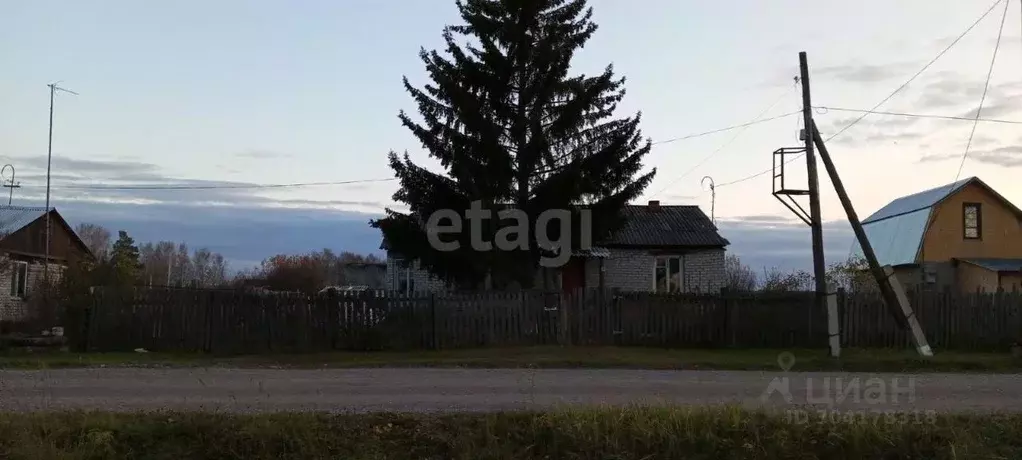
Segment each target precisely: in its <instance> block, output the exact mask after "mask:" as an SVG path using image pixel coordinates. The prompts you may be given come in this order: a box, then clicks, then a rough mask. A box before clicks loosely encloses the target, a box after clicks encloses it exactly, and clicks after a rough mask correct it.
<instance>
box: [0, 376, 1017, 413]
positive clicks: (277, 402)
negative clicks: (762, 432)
mask: <svg viewBox="0 0 1022 460" xmlns="http://www.w3.org/2000/svg"><path fill="white" fill-rule="evenodd" d="M771 388H773V389H775V390H777V391H773V392H771V391H770V390H771ZM1020 390H1022V378H1020V377H1019V376H1018V375H977V374H922V375H910V374H848V373H844V374H841V373H795V372H791V373H780V372H732V371H719V372H718V371H637V370H513V369H495V370H483V369H345V370H280V369H220V368H209V369H140V368H117V369H114V368H105V369H66V370H46V371H0V410H3V411H38V410H60V409H103V410H153V409H173V410H222V411H230V412H263V411H292V410H316V411H330V412H350V411H380V410H385V411H495V410H509V409H539V408H544V407H551V406H558V405H563V404H579V405H592V404H597V405H602V404H611V405H620V404H634V403H639V404H666V403H673V404H687V405H712V404H725V403H733V404H742V405H744V406H746V407H768V408H778V409H780V408H785V409H789V408H798V406H802V407H806V405H810V406H813V407H812V408H813V409H816V410H818V409H827V408H829V409H834V410H855V411H931V410H932V411H964V412H974V411H980V412H988V411H1013V412H1017V411H1022V391H1020ZM785 393H788V394H789V395H790V396H791V400H790V403H789V402H788V401H786V398H785ZM842 395H844V398H843V399H842V398H841V396H842Z"/></svg>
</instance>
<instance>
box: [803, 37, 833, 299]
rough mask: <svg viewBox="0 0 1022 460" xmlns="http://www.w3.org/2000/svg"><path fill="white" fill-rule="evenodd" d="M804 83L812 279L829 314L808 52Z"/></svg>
mask: <svg viewBox="0 0 1022 460" xmlns="http://www.w3.org/2000/svg"><path fill="white" fill-rule="evenodd" d="M798 65H799V69H800V71H801V75H800V78H801V80H802V118H803V121H804V123H803V126H805V133H804V134H803V135H802V138H803V139H802V140H803V141H804V142H805V149H806V171H807V172H808V173H809V219H810V224H809V225H810V228H811V229H812V238H813V278H814V279H815V282H816V283H815V284H816V311H817V312H820V313H822V312H825V311H827V303H826V302H827V264H826V261H825V260H824V258H823V218H822V217H821V216H820V180H819V178H818V176H817V173H816V154H815V152H814V145H813V131H814V129H815V126H816V125H815V124H814V123H813V104H812V100H811V98H810V95H809V63H808V60H807V59H806V52H805V51H802V52H800V53H798Z"/></svg>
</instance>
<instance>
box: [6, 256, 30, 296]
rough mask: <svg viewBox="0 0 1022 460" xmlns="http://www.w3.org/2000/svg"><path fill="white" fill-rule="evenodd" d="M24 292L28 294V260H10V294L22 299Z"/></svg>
mask: <svg viewBox="0 0 1022 460" xmlns="http://www.w3.org/2000/svg"><path fill="white" fill-rule="evenodd" d="M26 294H28V262H26V261H23V260H13V261H11V291H10V296H11V297H15V298H19V299H24V298H25V295H26Z"/></svg>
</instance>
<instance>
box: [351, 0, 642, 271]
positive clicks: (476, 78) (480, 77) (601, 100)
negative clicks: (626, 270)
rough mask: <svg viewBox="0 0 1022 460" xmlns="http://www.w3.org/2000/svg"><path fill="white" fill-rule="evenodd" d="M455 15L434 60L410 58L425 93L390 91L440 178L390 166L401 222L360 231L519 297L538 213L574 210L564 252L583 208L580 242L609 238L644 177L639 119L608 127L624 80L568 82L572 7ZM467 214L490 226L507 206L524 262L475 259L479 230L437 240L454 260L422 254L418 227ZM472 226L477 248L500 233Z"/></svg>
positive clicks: (484, 2)
mask: <svg viewBox="0 0 1022 460" xmlns="http://www.w3.org/2000/svg"><path fill="white" fill-rule="evenodd" d="M457 4H458V9H459V10H460V12H461V18H462V20H463V21H464V24H462V25H457V26H448V27H446V28H445V29H444V32H443V36H444V40H445V41H446V45H447V46H446V51H447V56H442V55H441V54H440V53H438V52H437V51H432V52H427V51H426V50H422V51H420V57H421V59H422V61H423V62H424V63H425V66H426V70H427V72H428V73H429V76H430V78H431V80H432V83H431V84H428V85H426V86H424V87H422V88H421V89H420V88H416V87H414V86H413V85H412V84H411V83H410V82H409V81H408V79H407V78H405V79H404V86H405V89H406V90H407V91H408V92H409V93H410V94H411V95H412V97H413V98H414V99H415V101H416V103H417V105H418V111H419V114H420V116H421V118H422V121H421V122H416V121H414V120H413V119H412V118H411V117H410V116H409V115H408V114H407V113H405V112H401V114H400V115H399V117H400V119H401V122H402V124H403V125H404V126H405V127H407V128H408V129H409V130H411V131H412V133H413V134H414V135H415V136H416V137H417V138H418V139H419V141H421V142H422V145H423V146H424V147H425V149H426V150H427V151H428V152H429V155H430V156H431V157H433V158H435V159H437V160H439V162H440V164H441V165H442V166H443V168H444V170H445V173H444V174H437V173H434V172H432V171H429V170H427V169H426V168H424V167H422V166H419V165H416V164H414V163H413V162H412V161H411V160H410V159H409V157H408V155H407V153H406V154H405V155H404V156H403V158H402V157H399V156H398V155H397V154H396V153H395V152H391V153H390V155H389V160H390V166H391V168H392V169H393V170H394V172H395V175H396V177H397V178H398V179H399V180H400V184H401V185H400V189H399V190H398V192H397V193H395V195H394V200H395V201H398V202H401V203H405V204H406V205H407V206H408V208H409V210H410V212H409V213H401V212H397V211H394V210H391V209H388V210H387V217H385V218H383V219H380V220H377V221H373V222H371V224H372V225H373V226H375V227H377V228H379V229H381V231H382V232H383V235H384V238H385V239H386V241H387V243H388V244H389V248H390V249H391V250H393V251H396V252H398V253H400V254H402V255H403V256H404V257H406V258H407V259H410V260H418V261H420V263H421V264H422V267H423V268H426V269H428V270H429V271H430V272H432V273H434V274H436V275H438V276H440V277H441V278H444V279H446V280H448V281H454V282H457V283H459V284H461V285H476V284H477V283H478V282H479V281H481V280H482V279H483V277H484V276H485V274H486V273H491V274H493V275H494V279H498V280H515V281H518V282H519V283H520V284H521V285H522V286H525V287H528V286H531V285H532V283H533V280H534V279H535V271H536V269H537V267H538V261H539V258H540V257H541V256H544V255H547V256H549V255H550V254H549V253H547V252H546V248H540V247H539V245H538V244H537V242H536V233H537V232H536V231H535V230H536V227H535V224H534V223H535V221H536V217H537V216H538V215H539V214H540V213H541V212H543V211H545V210H549V209H568V210H574V212H575V214H574V215H575V219H574V220H573V222H572V224H571V229H572V231H573V233H574V237H573V238H572V243H573V245H574V246H576V247H577V245H578V244H579V242H580V240H581V238H580V237H579V232H580V231H582V230H583V229H582V228H581V226H580V225H579V222H578V212H577V210H578V209H579V206H580V205H583V206H585V207H588V208H590V210H591V215H592V226H591V230H592V231H591V236H592V239H593V240H594V241H598V240H599V238H600V237H602V236H605V235H607V234H608V232H610V231H613V230H614V229H616V228H617V227H618V226H619V225H620V224H621V219H620V215H621V214H620V211H621V209H622V208H623V207H624V206H625V205H626V204H627V203H628V202H629V201H631V200H633V199H635V198H637V197H638V196H639V195H640V194H641V193H642V191H643V190H644V189H645V188H646V187H647V186H648V185H649V183H650V181H652V179H653V176H654V174H655V173H656V170H655V169H654V170H652V171H649V172H646V173H640V171H641V170H642V168H643V165H642V158H643V157H644V156H645V155H646V154H647V153H648V152H649V150H650V142H649V141H648V140H645V141H644V140H643V139H642V138H641V133H640V131H639V119H640V115H641V114H637V115H635V116H634V117H629V118H618V119H614V118H612V116H613V112H614V110H615V108H616V107H617V104H618V102H619V101H620V100H621V99H622V97H623V96H624V88H623V85H624V78H616V77H615V76H614V72H613V67H612V66H608V67H607V68H606V69H605V70H604V71H603V72H602V73H600V74H598V75H595V76H587V75H584V74H583V75H569V67H570V64H571V60H572V57H573V56H574V54H575V52H576V51H577V50H578V49H580V48H581V47H582V46H583V45H584V44H585V43H586V42H587V41H588V40H589V38H590V37H591V36H592V35H593V33H594V32H595V31H596V25H595V24H594V23H593V22H592V21H591V17H592V9H591V8H587V7H586V1H585V0H459V1H458V2H457ZM466 42H468V43H470V44H463V43H466ZM477 200H478V201H480V202H481V203H482V205H483V206H482V207H483V209H485V210H487V211H489V212H491V213H494V214H492V215H494V216H495V215H496V214H495V213H496V212H497V211H498V210H499V209H501V208H504V207H508V206H510V207H514V208H517V209H519V210H523V211H525V212H526V213H527V214H528V216H529V228H530V232H529V235H528V236H529V239H528V245H527V248H522V249H521V250H515V251H496V250H494V251H488V252H479V251H476V250H474V249H473V248H472V247H471V245H470V241H471V239H470V238H471V237H470V235H471V234H472V232H473V231H479V230H478V229H472V228H471V227H470V226H469V222H468V221H465V220H464V219H462V220H463V222H464V225H463V226H462V229H461V231H460V232H456V233H454V234H453V235H451V236H449V237H447V238H444V240H445V241H455V240H456V241H458V242H460V249H458V250H455V251H439V250H437V249H436V248H433V247H431V246H430V244H429V243H428V239H427V232H428V231H429V229H426V228H425V223H426V221H427V219H428V218H429V216H430V215H431V214H433V213H434V212H436V211H437V210H454V211H455V212H457V213H458V214H459V215H461V216H462V217H464V215H465V211H466V210H468V209H469V206H470V203H471V202H473V201H477ZM483 222H484V224H483V225H482V226H481V234H482V235H483V237H484V239H485V240H487V241H493V237H494V236H495V235H496V234H497V231H498V230H499V229H500V228H501V227H505V228H506V226H507V224H508V223H509V222H508V221H503V222H502V221H500V220H498V219H488V220H486V221H483ZM585 230H586V231H588V230H590V229H585ZM539 231H543V230H542V229H540V230H539ZM550 234H551V235H552V236H553V237H554V238H556V232H552V233H550ZM564 250H570V248H564Z"/></svg>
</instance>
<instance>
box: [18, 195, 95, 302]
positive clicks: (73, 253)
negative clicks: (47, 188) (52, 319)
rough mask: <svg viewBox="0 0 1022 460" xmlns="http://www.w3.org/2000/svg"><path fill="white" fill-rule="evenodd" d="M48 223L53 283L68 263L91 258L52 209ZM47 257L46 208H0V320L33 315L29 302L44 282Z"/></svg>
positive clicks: (83, 245) (84, 246)
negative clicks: (41, 282)
mask: <svg viewBox="0 0 1022 460" xmlns="http://www.w3.org/2000/svg"><path fill="white" fill-rule="evenodd" d="M49 220H50V225H49V226H50V242H49V246H50V248H49V267H50V271H49V276H50V280H51V282H52V281H57V280H59V278H60V275H61V273H62V272H63V269H64V268H65V267H67V266H68V264H69V263H73V262H77V261H79V260H83V259H84V258H92V257H93V256H92V253H91V252H90V251H89V249H88V247H86V245H85V243H83V242H82V240H81V239H80V238H79V237H78V235H77V234H76V233H75V232H74V230H73V229H71V226H70V225H69V224H68V223H67V221H65V220H64V218H63V217H61V215H60V214H59V213H57V211H56V210H55V209H53V210H51V211H50V219H49ZM46 254H47V250H46V212H45V208H42V207H39V208H36V207H23V206H0V321H23V320H26V319H29V318H30V317H31V316H32V312H31V311H30V308H29V305H30V302H29V299H31V297H32V295H33V294H34V293H35V292H34V291H35V289H36V288H37V287H38V286H39V283H40V281H42V280H43V279H44V276H45V273H46V269H45V267H46V266H47V264H46V260H47V259H46Z"/></svg>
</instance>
